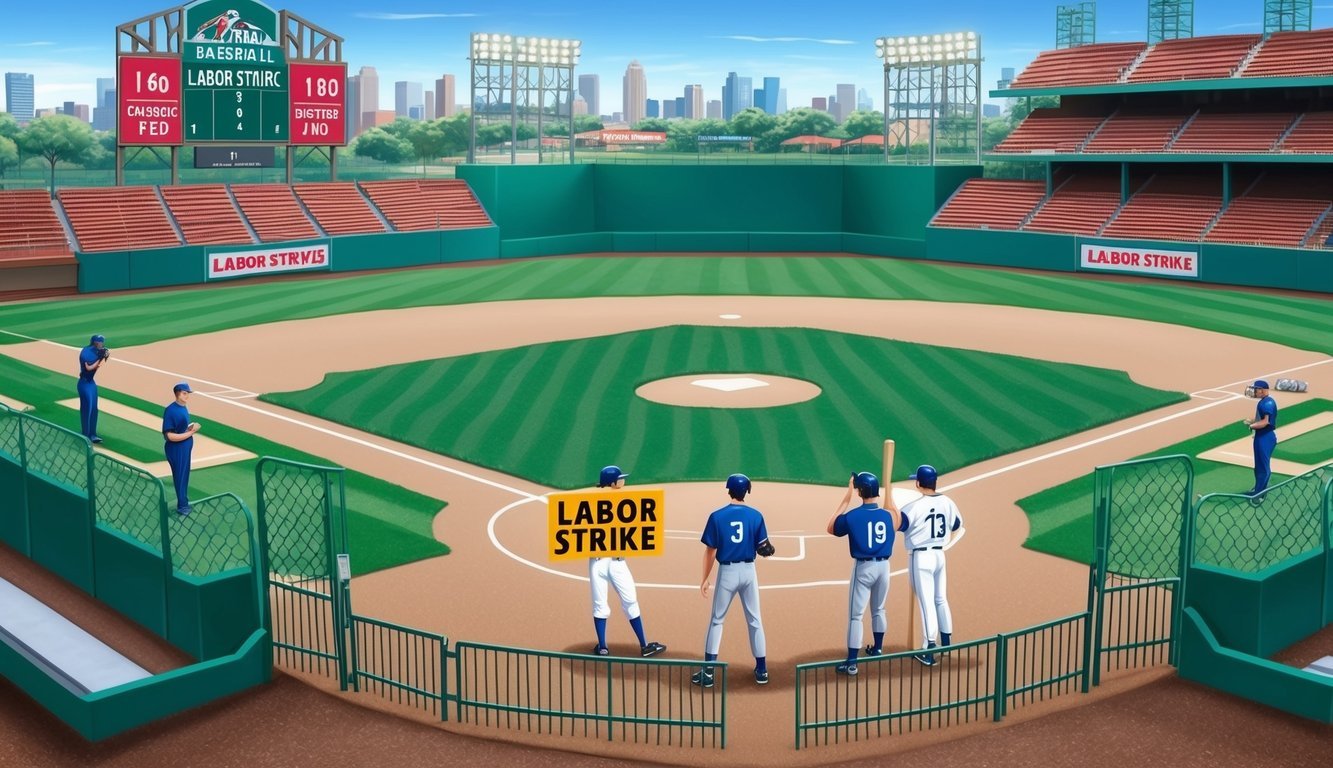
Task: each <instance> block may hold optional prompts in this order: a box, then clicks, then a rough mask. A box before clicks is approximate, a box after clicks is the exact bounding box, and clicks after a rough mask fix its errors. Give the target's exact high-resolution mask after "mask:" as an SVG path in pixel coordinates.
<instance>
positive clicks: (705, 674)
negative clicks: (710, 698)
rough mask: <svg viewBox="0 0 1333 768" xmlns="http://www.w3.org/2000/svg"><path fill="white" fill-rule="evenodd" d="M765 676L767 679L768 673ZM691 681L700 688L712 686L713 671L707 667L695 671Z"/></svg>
mask: <svg viewBox="0 0 1333 768" xmlns="http://www.w3.org/2000/svg"><path fill="white" fill-rule="evenodd" d="M764 677H765V679H767V677H768V676H767V674H765V676H764ZM690 682H691V683H693V684H694V685H697V686H699V687H700V688H712V687H713V673H712V672H710V671H708V670H706V669H701V670H699V671H698V672H695V673H694V676H693V677H691V678H690Z"/></svg>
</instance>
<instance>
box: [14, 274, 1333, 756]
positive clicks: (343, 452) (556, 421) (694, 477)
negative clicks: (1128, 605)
mask: <svg viewBox="0 0 1333 768" xmlns="http://www.w3.org/2000/svg"><path fill="white" fill-rule="evenodd" d="M1327 310H1328V303H1327V299H1326V298H1325V297H1311V296H1301V295H1291V294H1265V293H1259V292H1251V291H1245V290H1222V289H1214V288H1209V287H1205V286H1198V285H1182V284H1173V283H1169V282H1151V283H1149V282H1135V281H1128V280H1112V279H1095V278H1091V279H1090V278H1087V277H1082V276H1081V277H1078V278H1074V277H1064V276H1055V275H1047V274H1028V273H1021V272H1009V271H1001V270H996V269H983V268H968V267H955V266H946V265H938V264H926V263H918V262H910V261H900V260H887V259H873V258H855V257H845V256H831V255H830V256H803V257H789V256H754V257H747V258H742V257H731V256H630V257H627V256H625V255H619V256H617V257H615V258H604V257H597V256H588V257H574V258H551V259H543V260H532V261H514V262H505V263H493V264H483V265H473V266H455V267H450V268H443V269H429V270H413V271H403V272H396V273H384V274H373V275H360V276H356V277H350V278H326V279H299V280H284V281H277V282H264V283H244V284H235V285H226V286H221V285H214V286H208V287H207V288H199V289H189V290H172V291H161V292H154V293H147V294H145V293H139V294H133V295H111V296H99V297H80V298H77V299H62V300H56V301H36V302H29V303H23V304H14V305H7V306H3V307H0V395H4V396H5V397H7V398H9V399H10V400H15V401H18V402H21V403H24V404H26V405H28V406H31V407H32V408H33V409H34V412H35V413H36V414H37V415H40V416H42V417H43V418H49V419H51V420H54V421H57V423H62V424H66V425H68V424H71V423H73V422H71V420H70V419H71V414H74V418H75V419H77V415H76V412H75V411H72V410H71V409H69V408H68V406H65V405H61V404H60V403H61V402H62V401H66V400H68V399H70V398H71V397H73V395H74V387H73V380H72V376H70V373H69V372H70V370H71V369H72V368H73V364H72V360H73V359H74V356H75V352H76V350H75V348H76V347H78V346H81V345H82V344H85V343H86V342H87V337H88V335H89V334H90V333H102V334H105V335H106V337H107V344H108V346H109V347H110V348H111V349H112V350H113V358H112V365H111V366H109V367H108V368H107V369H106V370H105V371H104V372H103V373H102V374H101V375H99V377H98V381H99V384H100V385H101V386H102V388H103V389H102V397H103V398H104V401H106V400H109V401H112V402H115V403H118V404H119V405H120V406H123V407H124V408H126V409H128V411H126V412H125V413H124V416H115V415H114V414H113V415H111V416H110V417H108V415H107V414H108V413H109V411H108V410H107V409H106V408H105V407H104V415H103V417H102V418H103V419H104V420H106V422H105V423H106V428H105V429H104V430H103V432H104V437H106V439H107V442H106V443H105V444H104V445H103V446H101V447H100V448H101V449H107V450H113V451H116V452H118V453H120V454H122V455H124V456H125V457H127V458H129V459H132V460H134V461H136V462H141V463H146V462H150V461H156V460H158V459H159V458H160V456H159V453H160V437H158V436H157V435H156V434H155V433H154V430H153V429H152V428H151V427H150V426H145V425H144V424H142V423H138V422H136V421H135V418H136V417H134V415H133V413H132V412H139V413H141V414H146V415H147V416H148V417H157V418H160V412H161V407H162V404H164V403H165V402H166V400H167V399H168V397H169V392H170V388H171V384H172V383H174V382H175V381H177V380H179V379H181V378H185V379H188V380H190V381H192V382H195V388H196V390H197V391H198V392H199V393H200V396H198V397H196V399H195V400H194V402H193V403H192V405H191V412H192V415H195V416H197V418H198V419H199V420H200V421H201V423H202V424H203V425H204V426H203V430H202V432H201V434H203V435H208V436H210V437H213V438H215V439H217V440H218V441H219V442H220V443H222V444H224V445H225V446H229V447H232V448H234V449H236V450H239V451H244V452H246V453H248V454H254V455H266V454H267V455H278V456H283V457H287V458H293V459H297V460H301V461H308V462H312V463H326V464H336V465H341V466H346V467H348V469H349V470H350V473H351V474H350V475H349V478H348V486H349V491H350V493H349V510H350V512H351V518H350V523H351V526H350V527H351V555H352V563H353V569H354V572H355V573H356V574H357V577H356V578H355V579H354V581H353V592H354V594H355V599H356V602H357V605H358V608H359V610H361V611H362V612H364V613H368V614H369V615H373V616H376V617H377V618H381V619H384V620H388V621H393V622H398V623H402V624H406V625H409V626H413V627H419V628H422V629H426V630H430V631H435V632H440V633H446V634H448V635H449V636H451V637H458V638H466V639H476V640H478V641H487V642H495V643H505V644H511V645H515V646H521V647H535V648H542V649H547V650H568V651H574V652H578V653H586V651H587V648H588V647H589V646H590V641H591V637H592V635H591V633H592V628H591V622H590V621H589V618H590V616H589V605H588V595H587V583H586V566H584V565H583V564H582V563H572V564H571V563H551V562H548V561H547V560H546V558H545V555H544V546H545V506H544V504H540V503H538V502H539V501H540V499H541V497H542V495H543V494H544V493H546V492H547V491H550V490H553V489H568V488H578V487H584V486H587V485H590V484H592V482H593V480H594V479H595V471H596V470H597V469H598V468H599V467H600V466H602V465H603V464H609V463H619V464H621V465H622V466H624V467H626V468H627V469H628V470H630V471H631V473H632V475H631V478H630V482H631V483H632V484H636V485H651V486H654V487H662V488H664V489H665V490H666V494H667V495H666V499H667V505H666V513H665V515H666V521H667V522H666V528H667V532H668V541H667V545H666V548H665V552H664V553H663V554H662V555H661V556H660V557H654V558H642V559H640V560H638V561H636V562H634V563H633V568H634V573H635V576H636V578H637V580H638V583H639V588H640V601H641V603H642V605H643V608H644V621H645V624H646V625H647V627H648V632H649V634H650V635H652V636H653V639H656V640H659V641H661V642H664V643H666V644H667V645H668V646H669V648H670V650H669V651H668V653H667V656H668V657H677V658H695V657H697V656H698V654H699V653H700V652H701V645H702V642H703V634H704V629H705V626H706V623H707V604H706V602H704V601H703V600H701V598H700V596H699V592H698V577H699V573H698V569H699V555H700V552H701V547H700V545H699V544H698V534H699V530H700V528H701V527H702V524H703V521H704V519H705V517H706V515H707V513H708V512H709V511H711V510H712V509H714V508H716V507H717V506H720V505H721V504H722V503H723V501H724V500H725V494H724V492H723V490H722V479H723V478H725V477H726V475H728V474H729V473H731V472H746V473H748V474H750V475H751V476H752V477H753V478H755V491H754V494H753V496H752V502H753V504H754V505H755V506H756V507H758V508H759V509H760V510H762V511H763V512H764V514H765V516H766V518H767V520H768V526H769V530H770V531H771V532H773V534H774V536H773V538H774V543H775V544H776V545H777V547H778V558H777V559H775V560H774V561H772V562H765V563H762V564H761V569H760V572H761V583H762V584H763V590H762V599H763V608H764V617H765V625H766V629H767V632H768V636H769V647H770V659H769V665H770V668H771V669H773V670H774V679H773V684H772V685H770V686H768V687H767V688H766V689H761V688H757V687H755V686H753V684H747V681H748V677H749V673H748V669H749V667H748V655H749V650H748V646H747V644H746V640H745V632H744V629H743V626H742V625H741V623H740V621H739V619H736V618H733V619H732V623H731V624H730V625H729V627H730V628H729V629H728V631H727V634H726V636H725V637H724V639H723V647H722V658H723V659H724V660H729V661H732V662H733V671H734V673H735V676H734V679H733V680H732V681H731V685H732V692H731V695H732V696H733V702H734V703H733V705H732V709H731V710H730V714H729V717H730V718H731V720H730V722H731V726H730V727H731V729H732V731H731V732H732V738H731V740H730V741H729V745H728V752H729V753H730V752H732V747H733V746H734V747H735V751H736V753H738V754H739V755H744V756H745V757H744V759H740V760H738V762H741V763H742V764H769V763H771V759H772V754H773V750H774V749H776V747H774V746H773V740H772V739H770V738H766V737H765V736H764V735H763V734H764V733H765V732H766V730H768V729H769V727H770V726H771V724H772V723H773V722H775V718H782V719H783V720H784V721H787V720H790V717H791V713H790V706H791V686H792V679H791V674H792V673H791V671H790V670H791V669H792V668H793V666H794V664H796V663H800V662H805V661H814V660H824V659H829V658H836V657H837V656H838V655H839V653H840V652H841V650H842V649H841V646H842V645H843V640H842V636H843V634H844V632H845V625H846V609H845V605H844V602H845V600H846V589H847V587H846V584H847V571H848V568H849V559H848V557H847V552H846V547H845V544H844V543H842V542H839V541H837V540H835V539H832V538H831V537H829V536H827V535H826V534H825V533H824V532H823V531H824V525H825V521H826V520H827V517H828V514H829V512H831V511H832V508H833V507H834V505H835V503H836V502H837V500H838V498H839V497H840V496H841V490H840V486H842V485H843V484H845V478H846V476H847V474H848V473H849V472H850V471H856V470H864V469H870V470H876V469H877V468H878V467H877V463H878V460H879V451H880V446H881V444H882V441H883V440H884V439H885V438H893V439H894V440H895V441H896V442H897V445H898V453H897V460H896V463H895V470H894V473H893V476H894V477H893V479H894V480H897V481H901V480H902V479H903V478H904V477H905V476H906V474H907V473H908V472H910V470H911V469H912V468H914V467H915V465H916V464H918V463H924V462H930V463H933V464H935V465H936V466H938V467H939V468H940V469H941V471H942V476H941V488H942V490H944V491H945V492H947V493H949V495H950V496H952V497H953V498H955V499H956V500H957V502H958V504H959V506H960V508H961V509H962V511H963V514H964V516H965V519H966V521H967V530H968V533H967V535H966V537H965V538H964V539H963V540H962V541H961V542H960V543H959V544H958V546H957V547H955V548H954V549H953V550H952V551H951V552H950V555H949V570H950V579H949V581H950V599H951V603H952V605H953V611H954V616H955V620H956V623H957V625H958V630H957V632H958V637H959V638H960V639H970V638H977V637H984V636H987V635H993V634H994V633H996V632H1002V631H1008V630H1012V629H1015V628H1018V627H1023V626H1029V625H1034V624H1038V623H1041V622H1044V621H1047V620H1049V619H1051V618H1053V617H1056V616H1062V615H1066V614H1069V613H1071V612H1075V611H1081V610H1083V606H1084V602H1085V600H1086V596H1087V569H1086V567H1085V566H1083V565H1080V563H1086V561H1087V560H1086V558H1087V546H1088V541H1089V539H1088V530H1089V528H1090V524H1089V522H1088V518H1089V516H1090V514H1091V511H1092V510H1091V503H1090V500H1089V499H1090V497H1089V494H1090V482H1089V480H1088V479H1087V477H1088V472H1089V471H1090V470H1091V469H1092V468H1093V467H1094V466H1097V465H1099V464H1105V463H1111V462H1116V461H1122V460H1126V459H1130V458H1133V457H1137V456H1142V455H1157V454H1160V453H1163V452H1182V453H1187V454H1190V455H1192V456H1196V457H1197V456H1198V455H1200V454H1203V453H1206V452H1208V451H1211V450H1215V449H1219V448H1220V447H1225V445H1226V444H1227V443H1229V442H1231V441H1235V440H1237V439H1241V438H1244V437H1245V436H1246V430H1245V429H1244V427H1242V426H1239V422H1240V420H1241V419H1242V418H1244V417H1247V416H1250V415H1252V413H1253V408H1254V403H1253V401H1250V400H1245V399H1243V397H1242V396H1241V394H1240V393H1241V389H1242V388H1243V387H1244V386H1245V385H1246V384H1248V383H1249V381H1250V380H1252V379H1254V378H1256V377H1260V376H1267V377H1280V376H1292V377H1297V378H1302V379H1305V380H1308V381H1309V382H1310V393H1311V394H1304V395H1298V394H1292V393H1275V397H1276V398H1277V400H1278V403H1279V405H1280V406H1281V408H1282V409H1283V410H1282V413H1283V414H1284V417H1285V418H1286V419H1287V421H1286V422H1284V423H1289V424H1290V423H1295V422H1297V421H1303V420H1308V419H1313V418H1318V417H1319V416H1320V414H1323V413H1326V412H1329V411H1330V409H1331V408H1333V404H1330V403H1329V401H1326V400H1320V399H1319V398H1318V397H1317V396H1318V395H1320V394H1322V393H1325V392H1328V391H1330V388H1331V387H1333V366H1331V365H1330V363H1333V358H1330V356H1329V355H1330V354H1331V353H1333V314H1331V313H1329V312H1328V311H1327ZM164 318H170V320H169V321H164ZM1254 318H1263V321H1262V322H1261V323H1260V322H1256V321H1255V319H1254ZM737 378H746V379H749V380H753V381H756V382H759V383H758V384H757V385H747V388H737V389H734V390H732V391H724V390H708V389H703V388H700V387H698V386H696V385H695V384H693V383H692V382H694V381H697V380H708V379H714V380H721V381H725V380H734V379H737ZM673 381H674V383H670V382H673ZM788 381H790V382H795V384H793V385H792V388H791V389H790V390H781V391H782V392H790V393H791V394H790V395H784V397H786V400H783V399H782V398H781V397H780V398H778V401H776V402H775V401H773V400H764V399H763V397H764V393H765V392H769V393H771V392H774V391H778V390H780V389H781V388H782V387H783V386H786V384H784V382H788ZM664 382H665V384H663V386H664V387H666V388H665V389H661V390H653V391H652V392H651V393H650V391H649V390H648V389H646V387H648V386H649V385H656V384H659V383H664ZM798 385H799V386H798ZM802 387H804V389H802ZM810 387H813V388H814V389H810ZM673 388H674V389H673ZM798 390H799V391H798ZM800 392H804V394H800ZM140 421H142V419H140ZM1310 423H1311V424H1312V425H1314V422H1310ZM1279 445H1280V449H1279V450H1280V453H1279V457H1280V458H1284V459H1286V460H1289V461H1292V462H1296V463H1301V464H1311V463H1320V462H1323V461H1327V460H1328V459H1330V458H1333V450H1331V449H1333V446H1331V445H1330V431H1329V427H1328V426H1327V425H1324V426H1319V425H1314V426H1311V427H1310V429H1308V430H1306V431H1303V432H1301V433H1300V434H1299V435H1298V436H1293V437H1292V439H1290V440H1289V441H1288V440H1285V439H1284V441H1283V442H1282V443H1280V444H1279ZM253 461H254V459H244V460H238V461H233V462H223V463H220V464H219V465H217V466H214V467H211V468H206V469H200V470H197V474H196V475H195V477H196V478H197V480H196V481H195V484H196V487H197V489H198V491H199V493H200V494H202V493H205V492H207V493H212V492H216V491H218V490H224V489H225V490H232V491H235V492H238V493H241V494H242V495H243V496H244V495H245V494H246V493H250V494H253V466H254V465H253ZM1249 478H1250V475H1249V467H1248V465H1247V464H1246V463H1245V462H1244V461H1243V460H1239V459H1237V460H1218V461H1214V460H1208V459H1202V460H1200V470H1199V480H1198V487H1197V488H1196V490H1198V491H1200V492H1210V491H1235V490H1240V489H1242V488H1243V487H1245V485H1246V481H1247V480H1248V479H1249ZM1052 555H1055V556H1052ZM892 567H893V569H894V571H895V573H896V574H898V575H895V576H894V578H893V584H894V586H893V588H892V589H891V590H890V597H889V602H890V622H891V629H890V637H889V645H890V646H891V647H893V648H904V647H910V645H911V644H913V643H914V642H915V640H913V639H911V638H909V637H908V636H907V633H906V631H905V630H904V629H903V628H902V627H903V624H902V622H903V618H904V617H905V616H907V615H908V611H909V604H908V600H907V594H906V589H905V588H903V587H902V586H901V585H902V584H903V579H902V576H901V575H900V564H899V563H897V562H894V563H893V564H892ZM610 644H611V648H612V651H613V653H626V654H629V653H637V649H636V648H635V647H634V646H633V644H632V641H631V636H630V634H629V630H628V628H627V627H626V626H625V625H624V621H623V619H622V618H620V617H619V616H618V615H614V616H613V617H612V620H611V643H610ZM1160 676H1161V673H1157V674H1149V675H1145V676H1140V678H1138V679H1137V682H1136V683H1135V684H1141V683H1144V682H1149V681H1151V680H1153V679H1156V678H1157V677H1160ZM1112 688H1115V686H1112ZM1099 695H1105V694H1099ZM1093 698H1095V697H1093ZM1061 701H1062V702H1064V703H1063V704H1057V705H1055V706H1057V707H1059V706H1073V705H1075V704H1077V703H1079V702H1078V700H1073V701H1072V702H1071V700H1069V699H1062V700H1061ZM1046 711H1047V712H1049V710H1046ZM1027 717H1032V715H1031V714H1020V715H1019V716H1018V720H1017V721H1018V722H1022V720H1023V719H1024V718H1027ZM973 730H975V729H974V727H973V726H968V727H965V728H963V729H962V730H961V731H960V732H961V733H971V732H973ZM499 737H500V738H507V737H506V736H504V735H503V734H499ZM784 743H785V742H784ZM916 743H917V744H919V743H920V742H916ZM566 748H568V747H566ZM574 748H576V749H586V750H597V751H600V752H603V753H605V754H607V755H610V756H614V757H621V758H625V757H641V756H636V755H635V754H634V753H633V752H632V750H631V748H630V747H628V746H626V745H616V744H610V745H607V744H597V745H588V744H579V745H578V746H576V747H574ZM898 748H900V747H899V746H898V745H897V744H896V743H894V744H890V743H887V742H884V741H880V742H871V743H868V744H861V745H852V746H849V747H847V748H846V749H842V748H840V749H839V750H838V751H837V755H838V756H839V758H840V759H850V758H856V757H870V756H872V755H880V754H882V753H883V751H884V750H885V749H898ZM765 750H767V751H765ZM784 754H786V755H787V757H786V758H784V759H786V760H788V762H790V761H792V760H796V761H798V762H799V761H802V760H804V761H815V762H818V761H820V760H821V759H823V760H826V759H828V754H827V753H826V754H824V755H823V756H822V758H821V756H820V755H817V754H816V755H811V754H810V753H802V755H803V756H791V755H790V754H788V753H785V752H784ZM655 757H657V758H658V759H665V760H672V761H680V762H689V761H698V760H700V759H703V758H704V757H707V756H700V755H689V754H686V755H678V754H663V755H655Z"/></svg>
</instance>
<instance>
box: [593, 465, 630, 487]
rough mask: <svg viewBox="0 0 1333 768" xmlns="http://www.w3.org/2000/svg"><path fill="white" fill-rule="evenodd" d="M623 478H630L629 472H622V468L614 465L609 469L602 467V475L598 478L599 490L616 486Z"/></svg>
mask: <svg viewBox="0 0 1333 768" xmlns="http://www.w3.org/2000/svg"><path fill="white" fill-rule="evenodd" d="M622 477H629V473H628V472H622V471H621V469H620V467H617V466H616V465H614V464H612V465H611V466H609V467H602V474H601V475H599V476H598V477H597V487H598V488H609V487H611V486H613V485H615V484H616V481H617V480H619V479H620V478H622Z"/></svg>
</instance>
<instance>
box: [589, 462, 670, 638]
mask: <svg viewBox="0 0 1333 768" xmlns="http://www.w3.org/2000/svg"><path fill="white" fill-rule="evenodd" d="M627 477H629V473H628V472H622V471H621V470H620V467H617V466H610V467H603V468H602V472H601V475H600V476H598V479H597V487H598V488H612V489H618V488H624V487H625V478H627ZM588 585H589V586H590V587H591V588H592V623H593V626H594V627H595V628H596V629H597V645H596V646H594V647H593V649H592V652H593V653H594V654H596V655H598V656H606V655H609V654H610V653H611V651H609V650H608V649H607V647H606V620H607V619H608V618H610V616H611V604H610V603H609V602H607V599H606V588H607V586H608V585H610V586H612V587H615V590H616V594H617V595H618V596H619V597H620V607H621V608H623V609H624V611H625V615H626V616H628V617H629V625H630V626H631V627H633V628H634V634H635V635H637V636H638V638H639V655H640V656H643V657H645V658H646V657H648V656H656V655H657V654H659V653H661V652H662V651H665V650H666V646H665V645H662V644H661V643H656V642H652V643H650V642H648V639H647V637H646V636H645V635H644V633H643V617H642V616H641V615H640V611H639V597H638V593H637V590H636V589H635V588H634V576H633V575H632V574H631V573H630V572H629V564H628V563H626V562H625V558H623V557H593V558H589V559H588Z"/></svg>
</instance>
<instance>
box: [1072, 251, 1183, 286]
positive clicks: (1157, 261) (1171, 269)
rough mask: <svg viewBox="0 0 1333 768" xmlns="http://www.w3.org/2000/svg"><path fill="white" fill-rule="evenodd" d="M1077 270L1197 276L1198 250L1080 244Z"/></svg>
mask: <svg viewBox="0 0 1333 768" xmlns="http://www.w3.org/2000/svg"><path fill="white" fill-rule="evenodd" d="M1079 269H1092V270H1099V271H1103V272H1126V273H1130V274H1140V275H1163V276H1165V277H1192V278H1198V276H1199V252H1198V251H1168V250H1162V249H1158V248H1149V247H1144V246H1140V245H1128V244H1121V245H1117V244H1114V243H1083V244H1082V245H1081V246H1080V254H1079Z"/></svg>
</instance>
